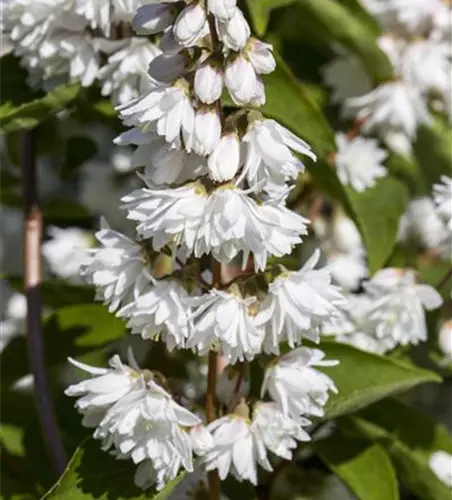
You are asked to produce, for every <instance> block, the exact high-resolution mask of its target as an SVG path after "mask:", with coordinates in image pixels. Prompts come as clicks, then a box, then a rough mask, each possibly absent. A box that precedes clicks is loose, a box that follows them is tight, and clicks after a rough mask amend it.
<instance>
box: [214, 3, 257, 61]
mask: <svg viewBox="0 0 452 500" xmlns="http://www.w3.org/2000/svg"><path fill="white" fill-rule="evenodd" d="M216 28H217V32H218V36H219V37H220V40H221V41H222V42H223V43H224V45H225V46H226V47H227V48H228V49H231V50H236V51H238V50H241V49H243V48H244V47H245V45H246V44H247V42H248V39H249V37H250V34H251V30H250V27H249V25H248V23H247V22H246V19H245V16H244V15H243V13H242V11H241V10H240V9H235V11H234V14H233V15H232V17H231V18H230V19H228V20H227V21H220V20H219V19H216Z"/></svg>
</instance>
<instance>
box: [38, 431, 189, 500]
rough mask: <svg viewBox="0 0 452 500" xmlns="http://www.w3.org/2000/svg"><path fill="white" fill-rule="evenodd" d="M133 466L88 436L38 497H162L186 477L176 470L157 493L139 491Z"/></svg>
mask: <svg viewBox="0 0 452 500" xmlns="http://www.w3.org/2000/svg"><path fill="white" fill-rule="evenodd" d="M136 467H137V466H136V465H134V464H133V462H132V461H130V460H115V458H113V457H112V456H111V455H109V454H108V453H107V452H105V451H102V450H101V448H100V443H99V442H98V441H97V442H96V441H95V440H94V439H91V438H88V439H87V440H85V441H83V443H82V444H81V445H80V446H79V448H77V450H76V452H75V454H74V455H73V457H72V458H71V461H70V462H69V465H68V466H67V468H66V470H65V472H64V473H63V475H62V476H61V478H60V479H59V480H58V482H57V483H56V484H55V485H54V486H53V487H52V488H51V489H50V491H49V492H48V493H47V494H46V495H44V497H43V498H42V500H92V499H94V498H95V499H96V500H111V499H113V498H114V500H123V499H124V500H125V499H127V500H145V499H148V500H165V499H166V498H168V497H169V495H170V494H171V492H172V491H173V490H174V489H175V488H176V486H178V485H179V484H180V483H181V482H182V480H183V479H184V477H185V476H186V473H185V472H181V473H179V474H178V476H177V477H176V478H175V479H174V480H173V481H170V482H169V483H168V484H167V485H166V486H165V488H164V489H163V490H161V491H160V492H154V493H152V492H150V491H145V492H143V491H140V490H139V489H138V488H137V487H136V486H135V484H134V479H133V478H134V473H135V470H136Z"/></svg>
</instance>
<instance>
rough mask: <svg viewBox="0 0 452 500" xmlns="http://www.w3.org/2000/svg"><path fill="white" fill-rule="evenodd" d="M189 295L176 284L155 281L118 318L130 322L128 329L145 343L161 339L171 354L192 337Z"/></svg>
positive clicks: (168, 281)
mask: <svg viewBox="0 0 452 500" xmlns="http://www.w3.org/2000/svg"><path fill="white" fill-rule="evenodd" d="M187 297H188V293H187V292H186V291H185V289H184V288H183V287H182V286H181V285H180V284H179V283H178V282H177V281H175V280H160V281H158V280H152V288H151V289H150V290H149V291H148V292H146V293H145V294H143V295H141V296H140V297H138V298H137V299H136V300H135V301H134V302H132V303H131V304H128V305H127V306H125V307H123V308H122V309H121V310H120V311H119V312H118V316H119V317H125V318H129V320H128V323H127V328H130V330H131V332H132V333H137V334H139V335H141V337H142V338H143V339H153V340H155V339H158V338H159V337H160V335H161V336H162V338H163V340H164V341H165V343H166V347H167V349H168V350H169V351H172V350H173V349H174V348H176V347H177V348H182V347H184V344H185V339H186V338H187V337H188V334H189V321H188V317H189V316H188V313H189V311H188V308H187V307H186V305H185V300H186V299H187Z"/></svg>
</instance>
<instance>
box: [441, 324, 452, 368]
mask: <svg viewBox="0 0 452 500" xmlns="http://www.w3.org/2000/svg"><path fill="white" fill-rule="evenodd" d="M438 345H439V348H440V349H441V352H442V353H443V354H444V356H445V357H446V358H449V359H452V320H451V319H450V320H449V321H445V322H444V323H443V324H442V325H441V328H440V330H439V336H438Z"/></svg>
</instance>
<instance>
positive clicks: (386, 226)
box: [344, 177, 408, 273]
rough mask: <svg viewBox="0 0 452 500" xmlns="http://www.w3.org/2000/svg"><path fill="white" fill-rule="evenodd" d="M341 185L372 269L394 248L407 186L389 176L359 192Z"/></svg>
mask: <svg viewBox="0 0 452 500" xmlns="http://www.w3.org/2000/svg"><path fill="white" fill-rule="evenodd" d="M344 189H345V195H346V198H347V205H348V207H349V210H350V211H351V214H352V216H353V219H354V220H355V221H356V223H357V224H358V227H359V229H360V231H361V235H362V238H363V242H364V246H365V247H366V250H367V259H368V262H369V268H370V271H371V273H374V272H376V271H378V270H379V269H380V268H381V267H383V266H384V264H385V262H386V261H387V260H388V258H389V256H390V255H391V253H392V251H393V249H394V246H395V244H396V241H397V233H398V229H399V221H400V217H401V216H402V214H403V212H404V211H405V207H406V205H407V203H408V189H407V188H406V186H405V185H404V184H402V183H401V182H400V181H398V180H396V179H394V178H391V177H385V178H384V179H380V180H379V181H378V182H377V184H376V186H375V187H373V188H371V189H366V191H364V192H363V193H358V192H356V191H353V189H350V188H349V187H345V188H344Z"/></svg>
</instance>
